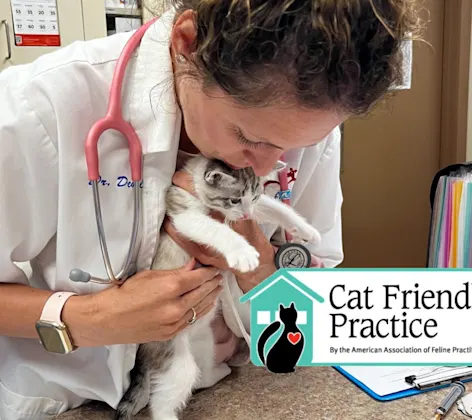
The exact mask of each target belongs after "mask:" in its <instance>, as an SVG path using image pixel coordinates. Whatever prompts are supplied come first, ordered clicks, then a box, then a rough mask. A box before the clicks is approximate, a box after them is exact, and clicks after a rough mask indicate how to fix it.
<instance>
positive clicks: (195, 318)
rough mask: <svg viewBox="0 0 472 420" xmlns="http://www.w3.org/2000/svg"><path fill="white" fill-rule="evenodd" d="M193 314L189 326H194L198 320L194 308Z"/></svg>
mask: <svg viewBox="0 0 472 420" xmlns="http://www.w3.org/2000/svg"><path fill="white" fill-rule="evenodd" d="M192 312H193V315H192V318H190V319H189V320H188V321H187V324H189V325H192V324H193V323H194V322H195V321H196V320H197V312H196V311H195V308H192Z"/></svg>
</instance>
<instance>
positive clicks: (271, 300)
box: [239, 269, 324, 366]
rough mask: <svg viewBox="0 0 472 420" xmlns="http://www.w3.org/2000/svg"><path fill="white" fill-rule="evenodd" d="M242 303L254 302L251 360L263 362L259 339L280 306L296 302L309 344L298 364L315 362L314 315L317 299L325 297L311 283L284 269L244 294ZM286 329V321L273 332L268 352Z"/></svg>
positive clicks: (299, 319) (299, 318) (303, 364)
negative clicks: (258, 346) (258, 351)
mask: <svg viewBox="0 0 472 420" xmlns="http://www.w3.org/2000/svg"><path fill="white" fill-rule="evenodd" d="M239 301H240V302H241V303H245V302H248V301H250V302H251V309H250V314H251V318H250V320H251V349H250V350H251V362H252V363H253V364H254V365H256V366H263V363H262V361H261V360H260V358H259V355H258V353H257V343H258V340H259V337H260V335H261V334H262V332H263V331H264V329H265V328H266V327H267V326H268V325H269V324H271V323H273V322H275V321H276V320H279V319H278V318H277V315H278V311H279V306H280V305H281V304H282V305H283V306H284V307H288V306H290V304H291V303H294V304H295V307H296V309H297V312H298V316H297V326H298V328H299V329H300V331H301V332H302V334H303V336H304V339H305V344H304V349H303V353H302V354H301V357H300V359H299V361H298V363H297V366H312V360H313V330H314V326H313V319H314V305H315V303H316V304H317V303H323V302H324V299H323V298H322V297H321V296H320V295H318V294H317V293H316V292H315V291H314V290H312V289H311V288H310V287H308V286H306V285H305V284H304V283H303V282H301V281H300V280H298V279H297V278H295V277H294V276H292V275H291V274H290V273H289V272H288V270H287V269H280V270H278V271H277V272H275V273H274V274H273V275H272V276H270V277H269V278H267V279H266V280H264V281H263V282H262V283H260V284H258V285H257V286H256V287H254V288H253V289H252V290H250V291H249V292H247V293H246V294H245V295H243V296H242V297H241V298H240V299H239ZM282 331H283V324H282V325H281V326H280V327H279V329H278V330H277V332H276V333H275V334H273V335H272V336H271V338H270V339H269V340H268V341H267V343H266V344H265V347H264V349H265V350H264V354H265V355H267V352H268V350H269V349H270V348H271V347H272V345H273V344H274V343H275V342H276V341H277V340H278V339H279V337H280V335H281V333H282Z"/></svg>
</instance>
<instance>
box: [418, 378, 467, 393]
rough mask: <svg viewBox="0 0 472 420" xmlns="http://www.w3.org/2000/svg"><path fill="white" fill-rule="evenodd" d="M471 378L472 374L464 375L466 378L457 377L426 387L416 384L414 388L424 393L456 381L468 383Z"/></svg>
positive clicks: (432, 383)
mask: <svg viewBox="0 0 472 420" xmlns="http://www.w3.org/2000/svg"><path fill="white" fill-rule="evenodd" d="M471 378H472V374H469V375H464V376H458V377H455V378H450V379H445V380H443V381H436V382H431V383H429V384H426V385H419V384H415V385H414V386H415V388H417V389H419V390H420V391H424V390H427V389H431V388H435V387H438V386H442V385H450V384H452V383H453V382H456V381H459V382H464V381H466V380H468V379H471ZM411 385H413V384H411Z"/></svg>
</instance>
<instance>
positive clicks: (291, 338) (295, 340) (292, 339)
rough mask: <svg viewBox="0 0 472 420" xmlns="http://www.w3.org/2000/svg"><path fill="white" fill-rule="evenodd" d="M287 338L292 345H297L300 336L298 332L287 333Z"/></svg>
mask: <svg viewBox="0 0 472 420" xmlns="http://www.w3.org/2000/svg"><path fill="white" fill-rule="evenodd" d="M287 338H288V341H290V342H291V343H292V344H297V343H298V342H299V341H300V340H301V338H302V335H301V334H300V333H299V332H297V333H288V335H287Z"/></svg>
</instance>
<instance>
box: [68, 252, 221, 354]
mask: <svg viewBox="0 0 472 420" xmlns="http://www.w3.org/2000/svg"><path fill="white" fill-rule="evenodd" d="M194 265H195V260H192V261H191V262H190V263H189V264H187V265H186V266H184V267H182V268H181V269H178V270H163V271H157V270H148V271H142V272H139V273H138V274H136V275H135V276H133V277H131V278H129V279H128V280H126V282H124V283H123V284H122V285H121V286H112V287H110V288H108V289H105V290H104V291H102V292H99V293H96V294H93V295H86V296H77V297H71V298H70V299H69V301H68V302H67V304H66V305H65V307H64V312H63V319H64V322H65V323H66V325H68V326H69V329H70V332H71V334H72V339H73V342H74V343H75V344H76V345H77V346H79V347H80V346H103V345H112V344H129V343H145V342H149V341H163V340H168V339H170V338H172V337H174V336H175V335H176V334H177V333H178V332H179V331H181V330H183V329H184V328H185V327H187V326H188V321H189V320H190V319H191V318H192V316H193V311H192V309H191V308H192V307H193V308H194V309H195V312H196V314H197V319H199V318H201V317H202V316H203V315H205V314H207V313H208V312H209V311H210V310H211V309H212V308H213V306H214V304H215V301H216V298H217V297H218V295H219V293H220V292H221V290H222V287H221V285H220V283H221V275H219V270H217V269H216V268H213V267H203V268H197V269H195V268H194ZM81 311H82V312H86V313H88V314H89V319H88V321H85V320H83V322H82V324H86V325H81V322H80V319H81V318H80V317H78V316H76V314H77V313H78V312H81Z"/></svg>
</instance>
